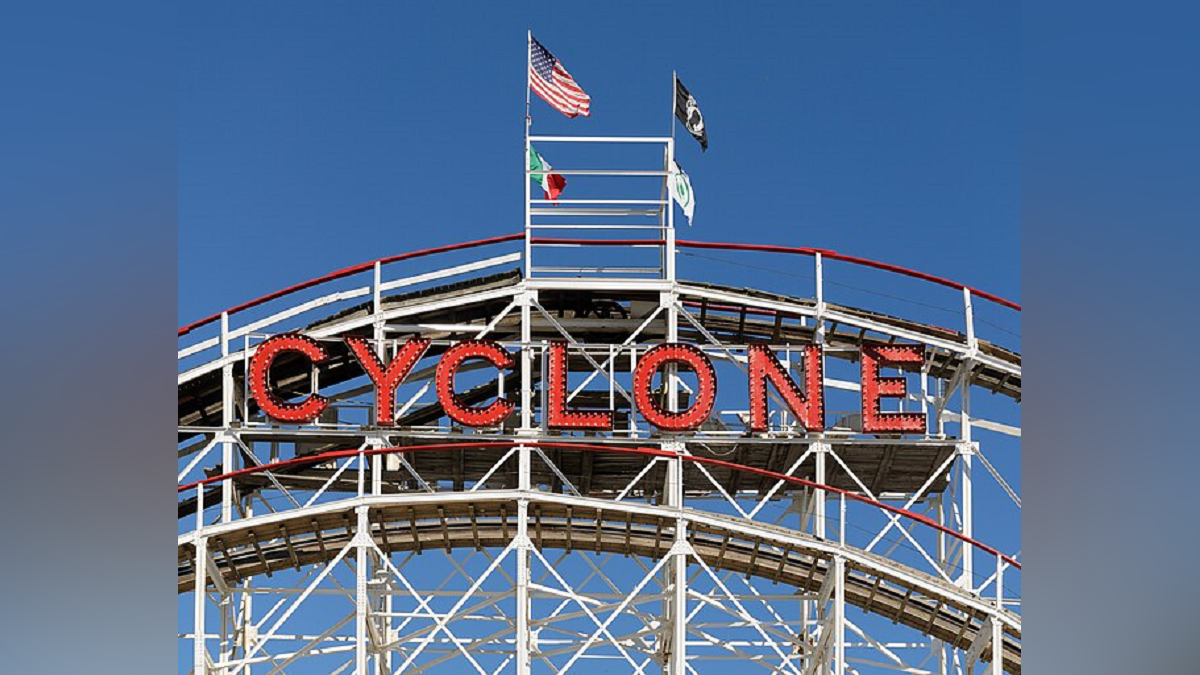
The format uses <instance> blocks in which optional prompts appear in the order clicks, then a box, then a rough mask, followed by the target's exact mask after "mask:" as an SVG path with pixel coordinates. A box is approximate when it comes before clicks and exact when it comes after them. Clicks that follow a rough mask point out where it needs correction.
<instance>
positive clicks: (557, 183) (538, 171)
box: [529, 145, 567, 201]
mask: <svg viewBox="0 0 1200 675" xmlns="http://www.w3.org/2000/svg"><path fill="white" fill-rule="evenodd" d="M553 168H554V167H552V166H550V162H547V161H546V160H544V159H542V156H541V155H539V154H538V152H537V150H534V149H533V146H532V145H531V146H529V173H530V177H532V178H533V179H534V180H535V181H537V184H538V185H541V186H542V191H543V192H544V193H546V199H548V200H550V201H554V200H556V199H558V196H559V195H560V194H562V191H563V188H565V187H567V179H566V178H565V177H564V176H563V175H562V174H557V173H552V171H553Z"/></svg>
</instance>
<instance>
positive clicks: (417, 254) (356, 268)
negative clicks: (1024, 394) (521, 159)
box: [177, 234, 525, 337]
mask: <svg viewBox="0 0 1200 675" xmlns="http://www.w3.org/2000/svg"><path fill="white" fill-rule="evenodd" d="M524 238H525V235H524V234H506V235H504V236H503V237H492V238H490V239H476V240H475V241H467V242H463V243H461V244H450V245H448V246H438V247H436V248H427V249H423V250H420V251H412V252H411V253H401V254H399V255H393V256H387V257H386V258H379V259H378V260H372V261H371V262H365V263H359V264H358V265H352V266H350V267H347V268H345V269H340V270H338V271H336V272H331V273H329V274H326V275H325V276H323V277H317V278H316V279H309V280H308V281H305V282H303V283H299V284H296V285H295V286H288V287H287V288H284V289H282V290H278V291H275V292H274V293H268V294H267V295H264V296H262V297H261V298H257V299H255V300H251V301H249V302H243V303H242V304H240V305H237V306H234V307H230V308H229V309H227V310H225V311H224V312H218V313H216V314H213V315H212V316H209V317H205V318H203V319H200V320H199V321H196V322H195V323H190V324H188V325H186V326H184V327H183V328H180V329H179V335H178V336H177V337H183V336H184V335H187V334H188V333H190V332H192V331H193V330H195V329H197V328H199V327H200V326H204V325H207V324H210V323H212V322H214V321H216V320H217V319H220V318H221V315H222V314H236V313H238V312H241V311H243V310H247V309H250V308H251V307H257V306H259V305H261V304H263V303H265V302H270V301H271V300H277V299H279V298H282V297H283V296H285V295H291V294H292V293H295V292H297V291H302V290H304V289H306V288H312V287H313V286H317V285H319V284H323V283H325V282H326V281H334V280H337V279H341V278H343V277H348V276H350V275H352V274H358V273H359V272H365V271H367V270H369V269H371V268H372V267H374V266H375V263H379V264H381V265H386V264H388V263H393V262H398V261H401V260H411V259H412V258H422V257H424V256H427V255H434V254H437V253H446V252H448V251H461V250H463V249H468V248H475V247H477V246H487V245H489V244H501V243H504V242H506V241H516V240H518V239H524Z"/></svg>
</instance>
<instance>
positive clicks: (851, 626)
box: [177, 136, 1021, 675]
mask: <svg viewBox="0 0 1200 675" xmlns="http://www.w3.org/2000/svg"><path fill="white" fill-rule="evenodd" d="M529 142H537V143H539V145H550V144H562V145H566V146H571V147H572V148H575V149H577V150H578V151H579V153H580V154H579V157H581V158H587V157H589V156H590V157H593V158H596V159H595V162H593V164H595V163H596V162H601V163H602V162H609V161H613V158H619V157H621V154H620V153H621V149H622V148H634V149H636V150H638V151H640V152H642V155H643V156H644V155H645V154H646V152H645V151H646V150H647V149H650V150H651V151H652V152H653V153H655V154H654V156H655V157H656V158H658V159H656V160H655V162H654V163H653V164H652V165H648V166H642V165H637V163H636V162H634V161H632V160H630V162H628V164H629V165H633V168H622V169H613V168H611V167H609V166H605V167H604V168H579V169H574V170H557V169H556V171H559V172H560V173H562V174H564V175H567V176H573V175H574V176H582V177H587V178H588V179H592V180H594V181H596V182H597V183H599V184H606V185H610V184H613V183H616V184H618V185H620V186H621V188H620V189H617V188H611V189H606V190H601V191H598V192H597V193H598V194H603V195H604V198H594V199H592V198H577V199H558V200H555V201H553V202H551V201H549V200H545V199H538V198H536V197H535V196H533V195H531V194H530V192H529V190H528V181H527V189H526V195H525V229H524V231H523V232H518V233H513V234H509V235H504V236H497V237H493V238H489V239H483V240H478V241H470V242H465V243H461V244H455V245H447V246H442V247H439V248H434V249H428V250H422V251H415V252H410V253H405V254H400V255H392V256H388V257H383V258H380V259H378V260H374V261H371V262H367V263H363V264H361V265H356V266H353V267H349V268H346V269H342V270H338V271H335V272H332V273H330V274H327V275H325V276H321V277H318V278H315V279H312V280H310V281H307V282H304V283H301V284H297V285H294V286H291V287H288V288H285V289H282V290H280V291H277V292H275V293H271V294H269V295H267V296H264V297H261V298H258V299H256V300H252V301H249V302H245V303H243V304H240V305H238V306H235V307H232V308H230V309H228V310H226V311H224V312H221V313H219V314H215V315H213V316H210V317H207V318H204V319H201V320H198V321H196V322H194V323H191V324H189V325H187V326H184V327H182V328H180V329H179V331H178V337H179V351H178V359H179V374H178V396H179V398H178V405H179V422H178V458H179V459H178V462H179V474H178V477H177V483H178V494H179V497H178V514H179V534H178V539H177V553H178V556H177V559H178V588H177V590H178V593H179V596H180V650H179V668H180V672H191V673H196V674H197V675H200V674H211V673H220V674H226V675H240V674H242V673H317V672H320V673H355V674H358V675H366V674H368V673H372V674H374V673H423V672H427V671H428V672H447V673H450V672H452V673H463V672H478V673H481V674H488V675H491V674H493V673H516V674H518V675H527V674H529V673H534V672H538V673H559V674H562V673H566V672H568V671H572V672H579V673H597V672H603V673H609V672H631V673H652V672H653V673H658V672H661V673H669V674H672V675H675V674H678V675H683V674H685V673H692V674H697V675H698V674H701V673H711V672H722V671H725V672H727V671H728V669H729V668H730V667H731V665H732V664H734V663H736V668H737V669H738V672H743V671H744V672H756V671H760V670H762V669H765V670H767V671H770V672H782V673H793V674H796V675H807V674H809V673H838V674H839V675H841V674H844V673H874V672H893V671H898V672H905V673H971V672H989V673H1000V672H1010V673H1020V672H1021V615H1020V606H1021V596H1020V572H1021V563H1020V559H1019V558H1020V556H1019V536H1020V515H1021V514H1020V496H1019V494H1018V491H1017V490H1018V488H1019V481H1018V478H1019V474H1018V473H1017V472H1019V463H1020V428H1019V426H1018V425H1017V424H1014V423H1012V420H1013V419H1015V418H1019V405H1020V400H1021V356H1020V353H1019V352H1018V351H1016V350H1015V348H1014V347H1013V343H1016V344H1017V346H1018V347H1019V322H1020V310H1021V308H1020V306H1019V305H1018V304H1016V303H1014V302H1011V301H1009V300H1005V299H1004V298H1001V297H998V296H996V295H992V294H990V293H987V292H985V291H982V290H979V289H975V288H971V287H968V286H965V285H963V284H960V283H957V282H953V281H950V280H946V279H942V278H939V277H936V276H932V275H929V274H925V273H921V272H917V271H914V270H910V269H906V268H903V267H900V266H896V265H891V264H887V263H883V262H878V261H874V260H868V259H864V258H859V257H854V256H850V255H844V254H841V253H838V252H835V251H829V250H822V249H815V248H803V247H793V246H776V245H754V244H733V243H721V242H711V241H703V242H702V241H693V240H687V239H679V238H677V237H676V229H675V224H674V215H673V209H672V208H671V202H670V199H669V197H668V196H667V194H666V190H665V187H666V181H667V178H668V177H669V175H670V172H671V171H672V168H673V166H674V162H673V156H674V141H673V139H671V138H665V137H663V138H659V137H604V138H596V137H563V136H541V137H538V136H534V137H528V138H527V143H529ZM659 152H661V157H660V158H659V155H658V154H657V153H659ZM588 153H591V155H589V154H588ZM580 161H581V163H583V164H587V162H586V161H584V160H583V159H581V160H580ZM659 161H661V164H659V163H658V162H659ZM605 181H607V183H605ZM620 181H624V182H620ZM581 183H583V184H584V185H586V182H584V181H581ZM630 186H635V187H630ZM580 194H586V191H583V190H581V191H580ZM614 195H616V196H614ZM715 256H719V257H715ZM722 265H727V266H728V270H731V273H725V274H723V273H722V269H725V268H722ZM722 277H725V278H722ZM705 279H707V281H706V280H705ZM751 279H753V281H754V283H755V287H747V286H746V285H745V284H747V283H749V281H750V280H751ZM848 279H853V280H854V282H855V285H851V284H848V283H845V280H848ZM829 290H834V291H835V292H834V293H830V292H828V291H829ZM947 322H953V324H954V325H955V327H953V328H947V327H943V326H941V325H939V324H941V323H947ZM985 334H986V336H985ZM306 345H307V346H306ZM664 345H666V346H667V347H672V346H673V347H674V351H669V350H668V351H664V350H663V346H664ZM1005 345H1008V346H1005ZM418 346H419V347H420V348H417V347H418ZM464 346H465V347H464ZM482 346H486V349H484V347H482ZM489 350H490V351H489ZM489 354H490V356H489ZM897 355H910V356H909V357H906V358H900V357H899V356H897ZM402 360H406V361H405V362H404V363H401V361H402ZM371 363H374V364H375V365H374V366H372V365H370V364H371ZM389 373H390V374H393V375H395V374H396V373H400V374H399V375H395V376H394V377H392V379H386V378H384V375H385V374H389ZM883 373H888V374H887V375H886V376H885V375H884V374H883ZM718 384H719V386H718ZM973 394H974V398H976V399H978V398H979V395H980V394H987V396H986V397H984V398H985V400H984V401H979V400H977V401H976V406H975V409H974V410H973V408H972V398H973ZM818 403H819V404H820V405H819V406H818V405H817V404H818ZM806 404H811V405H812V406H813V407H810V408H805V405H806ZM981 410H982V412H981ZM289 411H290V412H289ZM984 413H987V414H989V415H992V414H993V413H994V415H993V417H994V418H993V419H987V418H985V414H984ZM672 420H673V422H672ZM889 421H891V422H896V424H889ZM899 421H903V422H904V424H899ZM984 441H986V442H987V448H996V449H997V451H996V453H995V454H993V453H992V452H991V451H990V450H989V451H988V452H986V453H985V447H984ZM998 454H1003V458H997V457H996V456H995V455H998ZM989 455H993V457H992V459H991V460H990V459H989ZM993 460H994V461H993ZM981 469H982V471H981ZM984 483H986V484H987V487H986V488H985V487H984V486H983V484H984ZM1014 485H1015V486H1017V487H1014ZM981 490H988V491H990V492H988V494H989V495H990V496H989V497H988V498H987V499H980V498H979V497H978V496H977V493H979V492H980V491H981Z"/></svg>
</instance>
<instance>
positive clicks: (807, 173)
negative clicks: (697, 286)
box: [178, 2, 1021, 583]
mask: <svg viewBox="0 0 1200 675" xmlns="http://www.w3.org/2000/svg"><path fill="white" fill-rule="evenodd" d="M180 11H181V17H180V26H181V30H180V32H181V48H180V51H179V58H180V67H179V91H178V94H179V97H178V100H179V116H178V120H179V139H178V141H179V144H178V152H179V253H178V255H179V259H178V263H179V267H178V269H179V310H178V319H179V323H180V325H183V324H186V323H190V322H191V321H194V320H196V319H199V318H202V317H204V316H207V315H209V314H212V313H214V312H218V311H220V310H221V309H223V308H225V307H229V306H231V305H234V304H237V303H239V302H243V301H245V300H249V299H252V298H255V297H258V296H260V295H263V294H265V293H268V292H271V291H274V290H277V289H279V288H282V287H284V286H288V285H291V284H294V283H297V282H300V281H303V280H306V279H309V278H312V277H315V276H319V275H322V274H325V273H327V272H330V271H332V270H335V269H339V268H342V267H345V266H347V265H352V264H356V263H360V262H364V261H368V260H372V259H375V258H378V257H382V256H386V255H392V254H397V253H402V252H405V251H410V250H414V249H420V248H425V247H430V246H438V245H443V244H448V243H454V242H458V241H466V240H470V239H478V238H483V237H491V236H497V235H502V234H509V233H514V232H518V231H520V229H521V225H522V206H521V198H522V195H523V186H522V178H523V176H522V173H521V169H522V168H523V165H524V156H523V139H522V120H523V113H524V102H525V89H524V87H525V32H526V30H527V29H531V30H532V31H533V33H534V35H535V36H536V37H537V38H538V39H539V40H540V41H541V42H542V43H543V44H544V45H546V47H547V48H549V49H550V50H551V51H552V52H553V53H554V54H555V55H556V56H557V57H559V58H560V59H561V60H562V61H563V62H564V64H565V65H566V67H567V68H568V69H569V70H570V72H571V73H572V75H573V76H574V77H575V78H576V80H577V81H578V82H579V83H580V85H581V86H583V88H584V89H585V90H586V91H587V92H588V93H589V94H590V95H591V96H592V111H593V115H592V117H591V118H587V119H584V118H579V119H574V120H569V119H567V118H565V117H563V116H562V115H561V114H559V113H557V112H555V111H554V110H553V109H551V108H550V107H549V106H548V105H546V104H545V103H543V102H541V101H540V100H537V99H536V98H535V99H534V101H533V105H532V115H533V122H534V127H533V128H534V132H535V133H538V134H580V135H665V134H666V133H667V132H668V131H669V129H670V124H671V116H670V110H671V72H672V70H673V69H675V70H678V72H679V74H680V77H681V79H682V80H683V81H684V82H685V83H686V85H687V86H688V88H689V89H690V90H691V92H692V93H693V94H694V95H695V96H696V97H697V99H698V100H699V101H700V105H701V107H702V109H703V111H704V114H705V120H706V124H707V126H708V130H709V144H710V145H709V149H708V151H707V152H706V153H703V154H701V152H700V148H699V146H698V144H696V143H694V142H692V141H691V140H690V139H688V138H686V137H684V138H681V140H680V142H679V148H678V151H677V155H676V156H677V159H678V161H679V162H680V164H681V165H682V166H683V167H684V168H685V169H686V170H687V171H688V173H689V174H690V176H691V180H692V185H693V187H694V189H695V191H696V195H697V208H696V226H695V227H693V228H690V229H689V228H686V227H681V231H680V236H681V237H686V238H690V239H700V240H708V241H738V242H748V243H772V244H784V245H793V246H815V247H823V248H832V249H835V250H837V251H840V252H843V253H847V254H851V255H857V256H863V257H867V258H874V259H878V260H883V261H887V262H891V263H895V264H899V265H903V266H908V267H912V268H916V269H919V270H921V271H924V272H927V273H930V274H934V275H937V276H941V277H945V278H950V279H954V280H956V281H960V282H963V283H966V284H968V285H971V286H975V287H978V288H982V289H985V290H988V291H991V292H993V293H995V294H998V295H1000V296H1003V297H1006V298H1008V299H1011V300H1014V301H1016V302H1021V264H1020V262H1021V261H1020V245H1021V241H1020V236H1021V235H1020V232H1021V231H1020V221H1019V218H1020V208H1021V193H1020V179H1021V172H1020V164H1019V163H1020V160H1021V142H1020V141H1021V135H1020V134H1021V122H1020V115H1021V107H1020V82H1019V80H1020V60H1019V58H1018V56H1019V53H1018V41H1019V23H1020V12H1019V8H1018V7H1017V6H1015V5H1013V4H1010V3H998V2H997V3H973V4H970V5H963V6H959V5H953V4H950V3H939V4H930V5H922V6H919V7H916V6H913V5H911V4H908V3H899V2H873V3H855V4H848V3H835V2H820V3H814V2H805V3H796V2H789V3H756V4H754V5H753V6H749V5H741V4H735V3H722V4H717V3H692V4H690V5H689V4H687V3H665V2H664V3H647V2H614V3H603V4H601V3H559V4H555V5H546V4H536V5H535V4H532V3H530V4H528V5H526V6H524V7H522V8H517V7H513V6H502V5H500V4H499V3H494V4H491V3H490V4H484V3H477V4H476V3H465V2H446V3H437V4H432V3H425V4H418V3H377V2H372V3H357V4H336V5H335V4H332V3H312V2H298V3H287V4H286V5H285V4H279V3H270V4H267V3H256V4H247V3H191V4H188V5H185V6H183V7H182V8H181V10H180ZM541 150H542V153H543V155H544V156H545V158H546V159H547V160H549V161H550V162H551V163H552V164H555V165H556V166H559V167H565V166H569V165H570V162H569V161H560V159H561V156H559V155H555V154H553V151H552V150H551V149H550V148H548V147H543V148H541ZM571 190H572V186H571V185H570V184H569V185H568V188H567V195H566V196H568V197H569V196H570V193H571ZM678 222H682V218H679V219H678ZM696 253H704V254H705V255H709V254H708V252H696ZM739 261H740V262H744V263H751V264H753V265H754V267H744V266H740V267H739V266H738V265H736V264H734V263H736V262H739ZM680 264H681V275H682V276H685V277H686V276H689V274H690V275H691V276H692V277H693V278H696V277H702V278H704V279H705V280H716V281H733V282H737V283H739V284H740V285H747V286H759V287H771V288H779V287H781V286H786V284H788V283H795V284H796V285H797V287H798V288H799V289H800V290H799V291H797V292H799V293H801V294H806V293H808V292H810V291H808V290H805V289H808V288H810V284H811V281H809V280H808V279H807V278H806V275H808V276H811V261H810V260H809V259H807V258H798V259H791V258H784V257H771V256H763V257H757V258H746V257H738V256H736V255H725V254H720V253H715V252H714V253H712V254H711V255H709V257H706V258H700V257H696V256H687V257H685V258H682V259H681V263H680ZM830 272H831V274H832V275H833V276H832V277H831V278H830V285H829V286H828V291H829V293H830V295H831V299H832V300H834V301H841V302H844V303H845V304H854V305H859V306H867V307H870V308H873V309H880V310H882V311H889V312H891V313H896V314H900V315H904V316H908V317H911V318H922V319H926V320H929V321H931V322H935V323H939V324H940V325H946V326H948V327H953V328H956V329H957V328H960V327H961V326H960V324H959V323H955V322H956V321H958V322H961V318H959V316H958V314H957V308H958V307H959V305H960V303H961V298H960V297H959V296H957V295H956V294H955V293H953V292H948V291H945V290H944V289H936V288H930V287H928V286H927V285H921V284H915V283H909V282H908V281H906V280H896V279H894V278H891V277H889V276H888V275H883V274H881V273H877V272H864V271H862V270H856V269H853V268H850V267H846V266H843V267H834V268H832V269H831V270H830ZM862 289H870V292H866V291H863V290H862ZM897 297H902V298H903V300H897ZM914 302H915V303H920V304H913V303H914ZM977 309H978V310H979V312H980V319H981V321H983V322H985V323H984V324H981V326H980V332H981V335H983V337H985V338H988V339H994V340H996V341H998V342H1000V343H1002V344H1005V345H1007V346H1010V347H1014V348H1017V349H1019V348H1020V337H1019V335H1020V330H1021V329H1020V317H1019V315H1017V314H1015V313H1013V312H1010V311H1007V310H1003V311H999V310H996V309H995V308H994V307H989V306H988V305H987V303H977ZM943 322H944V323H943ZM976 406H977V414H980V415H983V416H985V417H991V418H993V419H997V420H998V421H1002V422H1006V423H1009V424H1018V425H1019V424H1020V419H1019V411H1018V410H1016V408H1015V406H1012V405H1009V404H1008V403H1007V401H996V400H994V397H990V396H988V395H987V394H983V395H980V396H978V397H977V403H976ZM980 439H981V440H983V441H984V442H985V446H984V452H985V453H988V458H989V460H990V461H992V463H993V464H995V465H996V466H997V467H998V468H999V469H1000V470H1001V472H1002V473H1003V474H1004V475H1005V476H1006V478H1008V479H1009V480H1010V481H1013V482H1014V483H1015V487H1016V488H1017V490H1018V491H1020V483H1019V479H1020V470H1019V462H1020V449H1019V443H1017V442H1015V441H1013V440H1011V439H1007V438H1000V437H997V436H995V435H987V436H982V437H981V438H980ZM978 474H979V475H980V476H982V475H983V472H982V470H978ZM978 490H979V498H980V500H982V501H981V502H980V503H981V505H982V504H992V505H1002V504H1005V501H1006V500H1007V498H1006V497H1004V495H1003V494H1002V493H1001V492H1000V491H999V488H997V487H995V484H994V483H993V482H992V481H991V480H990V479H985V480H981V481H980V483H979V487H978ZM977 519H978V520H977V528H978V529H977V533H978V534H979V536H980V538H981V539H983V540H984V541H986V542H988V543H992V544H995V545H997V546H998V547H999V548H1001V549H1003V550H1005V551H1006V552H1013V551H1015V550H1016V549H1017V548H1019V547H1020V541H1019V530H1018V529H1017V527H1018V526H1019V520H1018V519H1019V515H1018V516H1017V517H1016V518H1014V516H1013V511H1012V505H1011V504H1007V505H1004V506H997V507H996V509H995V510H992V509H990V508H988V507H982V506H981V508H980V511H979V513H978V514H977ZM1017 583H1019V582H1017Z"/></svg>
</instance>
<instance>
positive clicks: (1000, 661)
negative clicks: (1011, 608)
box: [989, 556, 1004, 675]
mask: <svg viewBox="0 0 1200 675" xmlns="http://www.w3.org/2000/svg"><path fill="white" fill-rule="evenodd" d="M1003 611H1004V561H1003V560H1002V559H1001V558H1000V556H996V616H994V617H993V618H992V667H991V668H990V669H989V670H990V671H991V675H1003V673H1004V624H1002V623H1000V614H1001V612H1003Z"/></svg>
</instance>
